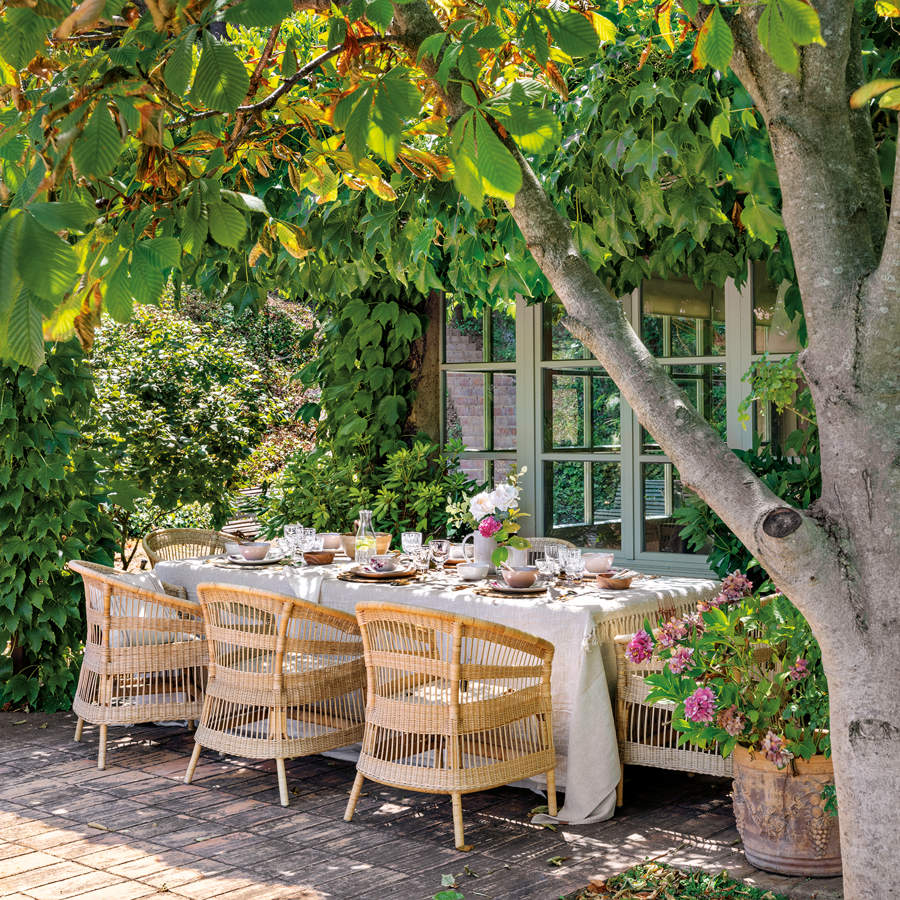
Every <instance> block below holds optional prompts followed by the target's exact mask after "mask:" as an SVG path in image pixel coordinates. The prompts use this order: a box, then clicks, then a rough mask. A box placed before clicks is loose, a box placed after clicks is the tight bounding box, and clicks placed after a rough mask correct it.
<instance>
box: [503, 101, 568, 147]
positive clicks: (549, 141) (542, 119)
mask: <svg viewBox="0 0 900 900" xmlns="http://www.w3.org/2000/svg"><path fill="white" fill-rule="evenodd" d="M503 125H504V127H505V128H506V129H507V130H508V131H509V133H510V134H511V135H512V136H513V137H514V138H515V140H516V143H517V144H518V145H519V146H520V147H521V148H522V149H523V150H524V151H525V152H526V153H550V152H551V151H553V150H555V149H556V147H557V146H558V145H559V140H560V137H561V132H562V129H561V128H560V125H559V119H558V118H557V117H556V114H555V113H554V112H552V111H551V110H549V109H542V108H530V109H529V108H527V107H526V108H519V109H516V108H514V109H513V110H512V114H511V115H510V116H509V117H508V118H506V119H505V120H503Z"/></svg>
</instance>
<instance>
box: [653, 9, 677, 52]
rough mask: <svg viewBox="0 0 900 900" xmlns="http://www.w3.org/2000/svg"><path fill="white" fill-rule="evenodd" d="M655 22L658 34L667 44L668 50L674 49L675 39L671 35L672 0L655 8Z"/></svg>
mask: <svg viewBox="0 0 900 900" xmlns="http://www.w3.org/2000/svg"><path fill="white" fill-rule="evenodd" d="M656 21H657V24H658V25H659V33H660V35H661V36H662V39H663V40H664V41H665V42H666V44H668V46H669V49H670V50H674V49H675V39H674V37H673V35H672V0H665V3H661V4H660V5H659V6H658V7H657V8H656Z"/></svg>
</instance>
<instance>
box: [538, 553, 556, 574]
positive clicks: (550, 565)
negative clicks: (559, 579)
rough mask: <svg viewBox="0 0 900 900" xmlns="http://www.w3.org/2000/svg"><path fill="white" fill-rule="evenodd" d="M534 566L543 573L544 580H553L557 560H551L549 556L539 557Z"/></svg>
mask: <svg viewBox="0 0 900 900" xmlns="http://www.w3.org/2000/svg"><path fill="white" fill-rule="evenodd" d="M534 564H535V565H536V566H537V570H538V572H540V573H541V577H542V578H552V577H553V576H554V575H555V574H556V565H557V563H556V560H554V559H551V558H550V557H549V556H545V555H541V556H538V557H537V558H536V559H535V561H534Z"/></svg>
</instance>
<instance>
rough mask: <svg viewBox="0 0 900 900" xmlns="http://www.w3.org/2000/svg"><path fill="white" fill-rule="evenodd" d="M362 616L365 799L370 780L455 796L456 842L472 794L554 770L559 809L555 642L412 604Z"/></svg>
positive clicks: (368, 610) (361, 608)
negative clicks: (465, 797)
mask: <svg viewBox="0 0 900 900" xmlns="http://www.w3.org/2000/svg"><path fill="white" fill-rule="evenodd" d="M356 613H357V619H358V620H359V624H360V628H361V630H362V637H363V647H364V649H365V660H366V679H367V693H366V728H365V737H364V739H363V747H362V752H361V754H360V758H359V762H358V763H357V770H358V776H357V782H358V784H357V785H355V786H354V793H355V794H356V795H358V791H359V788H360V787H361V785H362V778H363V777H365V778H370V779H372V780H373V781H377V782H380V783H382V784H389V785H394V786H397V787H401V788H407V789H411V790H416V791H425V792H433V793H449V794H451V795H452V796H453V798H454V824H455V826H456V827H455V831H456V842H457V846H462V843H463V839H462V814H461V807H460V805H459V798H460V795H462V794H464V793H469V792H472V791H479V790H484V789H487V788H492V787H497V786H499V785H503V784H508V783H509V782H512V781H518V780H521V779H523V778H528V777H531V776H534V775H538V774H541V773H547V775H548V789H549V790H550V792H551V798H552V799H551V801H550V805H551V806H552V807H554V808H555V783H554V768H555V765H556V757H555V753H554V748H553V732H552V722H551V702H550V670H551V664H552V659H553V645H552V644H550V643H549V642H547V641H545V640H542V639H541V638H538V637H534V636H533V635H529V634H526V633H525V632H521V631H517V630H515V629H512V628H506V627H504V626H502V625H496V624H494V623H491V622H485V621H481V620H478V619H472V618H469V617H466V616H456V615H452V614H450V613H444V612H435V611H433V610H426V609H417V608H415V607H409V606H405V605H394V604H386V603H372V602H364V603H360V604H358V605H357V607H356ZM354 805H355V799H354V797H351V803H350V806H348V810H347V815H346V816H345V818H347V819H348V820H349V818H350V817H352V814H353V806H354Z"/></svg>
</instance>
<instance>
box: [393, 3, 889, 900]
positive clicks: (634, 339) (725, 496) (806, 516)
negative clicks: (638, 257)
mask: <svg viewBox="0 0 900 900" xmlns="http://www.w3.org/2000/svg"><path fill="white" fill-rule="evenodd" d="M816 7H817V10H818V12H819V15H820V18H821V20H822V33H823V37H824V39H825V42H826V46H824V47H821V46H817V45H812V46H810V47H806V48H804V49H803V50H802V51H801V62H800V68H799V72H798V74H797V75H796V76H794V75H789V74H787V73H784V72H782V71H780V70H779V69H778V68H777V67H776V66H775V65H774V64H773V63H772V61H771V59H770V58H769V57H768V55H767V54H766V53H765V51H764V50H763V49H762V47H761V46H760V44H759V41H758V38H757V36H756V24H757V20H758V16H759V15H760V13H761V9H762V8H755V9H754V8H752V7H747V8H743V7H742V9H741V11H740V15H737V16H735V17H734V18H733V20H732V29H733V31H734V34H735V55H734V60H733V68H734V70H735V72H736V74H737V75H738V77H739V78H740V79H741V81H742V82H743V83H744V85H745V87H746V88H747V90H748V91H749V92H750V94H751V96H752V97H753V99H754V101H755V102H756V104H757V106H758V107H759V109H760V111H761V112H762V114H763V117H764V119H765V122H766V125H767V127H768V129H769V134H770V136H771V141H772V148H773V153H774V157H775V162H776V166H777V169H778V175H779V181H780V184H781V188H782V194H783V215H784V220H785V226H786V229H787V232H788V236H789V238H790V242H791V247H792V250H793V255H794V259H795V264H796V270H797V277H798V282H799V287H800V293H801V297H802V299H803V306H804V313H805V316H806V321H807V328H808V333H809V347H808V349H807V350H806V351H804V353H803V355H802V366H803V369H804V372H805V374H806V377H807V380H808V381H809V384H810V389H811V391H812V394H813V398H814V401H815V404H816V410H817V416H818V423H819V435H820V442H821V449H822V475H823V479H822V480H823V495H822V498H821V500H820V501H819V502H818V503H817V504H816V505H815V507H814V508H813V509H811V510H810V511H808V512H804V511H802V510H793V509H790V508H788V507H785V505H784V503H783V502H782V501H780V500H779V499H778V498H777V497H776V496H775V495H774V494H772V492H771V491H769V490H768V488H767V487H766V486H765V485H764V484H763V483H762V482H761V481H760V480H759V479H757V478H756V477H755V476H754V475H753V474H752V473H751V472H750V471H749V469H747V467H746V466H744V465H743V464H742V463H741V462H740V461H739V460H738V459H737V458H736V457H735V456H734V454H733V453H732V452H731V451H730V450H729V449H728V448H727V447H726V446H725V444H724V443H723V442H722V441H721V439H720V438H719V437H718V435H717V434H716V433H715V432H714V431H713V429H712V428H711V427H710V426H709V425H708V424H707V423H706V422H705V421H704V420H703V419H702V418H701V417H700V416H699V414H698V413H697V412H696V411H695V410H694V409H693V407H692V406H691V405H690V403H689V402H688V400H687V397H686V396H685V395H684V393H683V392H682V391H681V390H680V389H679V388H678V387H677V386H676V385H675V384H674V382H672V380H671V379H670V378H669V377H668V375H667V374H666V372H665V371H664V370H663V368H662V367H661V366H660V365H659V364H658V363H657V362H656V361H655V360H654V359H653V357H652V356H651V354H650V353H649V351H648V350H647V348H646V347H645V346H644V345H643V344H642V343H641V341H640V339H639V338H638V336H637V335H636V334H635V332H634V330H633V329H632V328H631V326H630V325H629V323H628V322H627V320H626V319H625V316H624V314H623V312H622V309H621V307H620V305H619V304H618V302H617V301H616V299H615V298H614V297H612V296H611V295H610V293H609V292H608V291H607V289H606V288H605V286H604V285H603V283H602V282H601V281H600V279H598V278H597V276H596V275H595V274H594V272H593V271H592V269H591V268H590V266H589V265H588V264H587V262H586V261H585V260H584V259H583V258H582V257H581V256H580V254H579V253H578V251H577V248H576V247H575V245H574V242H573V240H572V235H571V229H570V226H569V223H568V222H567V221H565V220H564V219H563V218H562V216H560V214H559V212H558V211H557V210H556V208H555V207H554V206H553V204H552V203H551V201H550V199H549V197H548V196H547V194H546V192H545V191H544V190H543V188H542V186H541V185H540V184H539V182H538V180H537V178H536V177H535V175H534V173H533V172H532V170H531V168H530V166H529V165H528V163H527V161H526V160H525V159H524V158H523V157H522V156H521V155H520V154H518V152H517V151H515V149H514V148H512V147H511V149H513V150H514V152H515V153H516V156H517V158H518V161H519V164H520V167H521V169H522V177H523V183H522V189H521V191H520V192H519V194H518V195H517V197H516V201H515V204H514V205H512V206H511V207H510V211H511V213H512V215H513V217H514V219H515V221H516V222H517V224H518V226H519V228H520V230H521V232H522V234H523V236H524V238H525V240H526V243H527V245H528V247H529V249H530V250H531V253H532V255H533V256H534V258H535V260H536V262H537V263H538V265H539V266H540V267H541V269H542V271H543V272H544V274H545V275H546V276H547V278H548V280H549V282H550V284H551V285H552V287H553V289H554V291H555V292H556V293H557V295H558V296H559V298H560V300H561V301H562V303H563V305H564V306H565V309H566V311H567V312H568V314H569V318H568V319H567V320H566V325H567V327H568V328H569V330H570V331H572V333H573V334H575V335H576V336H578V337H579V338H580V339H581V340H582V341H583V342H584V343H585V344H586V346H587V347H588V348H589V349H590V350H591V351H592V352H593V353H594V355H595V357H596V358H597V360H598V361H599V362H600V364H601V365H603V366H604V368H605V369H606V370H607V372H608V374H609V375H610V377H611V378H612V379H613V381H614V382H615V383H616V385H617V386H618V387H619V389H620V391H621V393H622V396H623V397H624V399H625V400H626V401H627V402H628V403H629V405H630V406H631V407H632V408H633V409H634V411H635V413H636V415H637V417H638V419H639V420H640V422H641V424H642V425H643V426H644V427H645V428H646V429H647V430H648V431H649V432H650V434H652V435H653V437H654V438H655V439H656V440H657V441H658V443H659V444H660V446H661V447H662V449H663V450H664V451H665V453H666V454H667V455H668V457H669V459H670V460H671V461H672V462H673V464H674V465H675V466H676V467H677V468H678V470H679V472H680V474H681V477H682V479H683V481H684V483H685V484H686V485H687V486H688V487H689V488H691V489H692V490H694V491H695V492H696V493H697V494H698V495H699V496H700V497H701V498H702V499H703V500H704V501H705V502H706V503H708V504H709V506H710V507H712V509H714V510H715V511H716V512H717V513H718V514H719V515H720V516H721V517H722V519H723V520H724V521H725V523H726V524H727V525H728V526H729V528H731V529H732V531H734V533H735V534H736V535H737V536H738V537H739V538H740V540H741V541H742V542H743V543H744V545H745V546H746V547H747V548H748V550H750V551H751V552H752V553H753V554H754V556H756V558H757V559H758V560H759V561H760V563H761V564H762V565H763V566H764V568H765V569H766V570H767V571H768V572H769V574H770V576H771V577H772V579H773V581H774V582H775V584H776V585H777V586H778V587H779V588H780V589H781V590H782V591H784V593H785V594H786V595H787V596H788V597H789V598H790V599H791V600H792V601H793V602H794V603H795V604H796V606H797V607H798V608H799V609H800V611H801V612H802V613H803V614H804V616H805V617H806V618H807V620H808V621H809V623H810V625H811V627H812V629H813V632H814V634H815V635H816V638H817V639H818V641H819V644H820V646H821V648H822V657H823V662H824V665H825V672H826V675H827V676H828V681H829V693H830V701H831V732H832V744H833V747H834V764H835V775H836V783H837V790H838V807H839V810H840V823H841V842H842V855H843V860H844V878H845V896H847V897H848V898H852V900H880V898H885V897H893V896H897V895H898V891H900V888H897V887H895V884H896V880H897V879H896V873H895V861H896V860H897V859H900V813H898V807H900V804H898V798H900V652H898V647H897V637H898V635H900V610H898V604H897V589H896V586H895V581H896V575H895V572H894V569H895V568H896V558H897V553H896V548H897V534H898V532H900V508H898V503H900V501H898V498H900V434H898V426H897V422H898V420H900V416H898V412H900V367H898V366H897V361H898V360H897V347H898V344H900V341H898V338H900V316H898V310H900V246H898V245H900V189H898V186H900V172H898V173H897V174H896V175H895V190H894V201H893V205H894V209H893V211H892V214H891V217H890V219H889V220H887V219H886V217H885V210H884V196H883V192H882V191H881V186H880V180H879V173H878V167H877V160H876V157H875V148H874V142H873V139H872V131H871V124H870V122H869V120H868V116H867V114H866V113H864V112H853V111H851V110H850V107H849V95H850V92H851V91H852V90H853V89H854V88H855V87H856V86H858V84H859V81H860V78H861V64H860V58H859V35H858V25H857V22H856V18H855V13H854V9H853V3H852V0H818V2H817V3H816ZM395 12H396V18H395V25H397V26H398V27H399V30H400V31H401V32H402V33H403V34H404V35H405V37H406V39H407V41H408V43H409V46H410V47H411V48H416V47H418V45H419V44H420V43H421V41H422V40H424V39H425V38H426V37H427V36H428V35H429V34H432V33H435V32H436V31H437V30H439V29H440V24H439V23H438V22H437V20H436V19H435V17H434V15H433V14H432V13H431V10H430V8H429V7H428V4H427V2H426V0H413V2H412V3H405V4H403V5H395ZM435 62H437V61H435ZM451 83H454V82H453V79H451ZM445 100H446V101H447V106H448V109H449V110H450V113H451V115H453V114H457V113H458V111H459V108H458V103H457V102H456V101H457V98H456V97H454V96H450V97H447V96H446V95H445ZM886 237H887V240H886Z"/></svg>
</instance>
